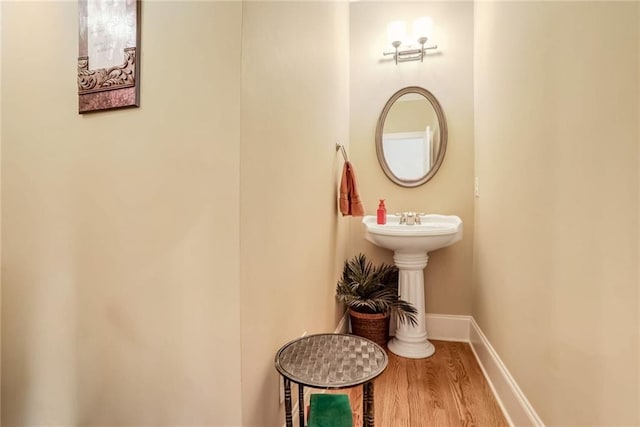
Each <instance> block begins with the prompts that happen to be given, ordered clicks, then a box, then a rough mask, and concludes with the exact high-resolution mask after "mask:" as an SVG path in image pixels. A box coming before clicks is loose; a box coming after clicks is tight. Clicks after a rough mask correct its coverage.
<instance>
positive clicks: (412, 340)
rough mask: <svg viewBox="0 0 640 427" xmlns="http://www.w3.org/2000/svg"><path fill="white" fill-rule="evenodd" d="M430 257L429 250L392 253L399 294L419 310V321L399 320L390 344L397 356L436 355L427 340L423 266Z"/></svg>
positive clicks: (416, 357) (424, 356) (417, 316)
mask: <svg viewBox="0 0 640 427" xmlns="http://www.w3.org/2000/svg"><path fill="white" fill-rule="evenodd" d="M428 260H429V257H428V256H427V253H426V252H418V253H398V252H395V253H394V255H393V261H394V262H395V264H396V267H398V269H399V270H400V272H399V282H398V291H399V295H400V298H402V299H403V300H405V301H408V302H410V303H411V304H413V306H414V307H415V308H416V310H417V311H418V313H417V314H416V318H417V320H418V323H417V325H415V326H414V325H411V324H410V323H408V322H405V323H400V322H399V321H397V322H396V336H395V338H394V339H392V340H391V341H389V344H388V347H389V350H391V351H392V352H393V353H395V354H397V355H398V356H402V357H408V358H411V359H422V358H426V357H429V356H431V355H433V353H434V352H435V351H436V349H435V347H434V346H433V344H431V343H430V342H429V341H428V340H427V325H426V322H425V316H424V315H425V304H424V268H425V267H426V266H427V261H428Z"/></svg>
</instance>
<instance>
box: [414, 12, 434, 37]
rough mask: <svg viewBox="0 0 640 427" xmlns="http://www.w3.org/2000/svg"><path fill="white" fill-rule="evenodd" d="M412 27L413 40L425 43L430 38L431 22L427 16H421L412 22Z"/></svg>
mask: <svg viewBox="0 0 640 427" xmlns="http://www.w3.org/2000/svg"><path fill="white" fill-rule="evenodd" d="M412 27H413V28H412V29H413V37H414V39H416V40H420V39H422V38H423V39H425V41H426V39H429V38H431V36H432V32H433V20H432V19H431V18H429V17H428V16H423V17H421V18H418V19H416V20H415V21H413V26H412Z"/></svg>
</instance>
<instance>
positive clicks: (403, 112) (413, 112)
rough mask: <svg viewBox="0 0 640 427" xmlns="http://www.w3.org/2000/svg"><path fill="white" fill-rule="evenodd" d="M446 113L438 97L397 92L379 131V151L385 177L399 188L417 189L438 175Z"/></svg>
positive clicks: (415, 90) (416, 89)
mask: <svg viewBox="0 0 640 427" xmlns="http://www.w3.org/2000/svg"><path fill="white" fill-rule="evenodd" d="M446 132H447V128H446V122H445V119H444V113H443V112H442V108H441V107H440V104H439V103H438V101H437V100H436V98H435V97H434V96H433V95H432V94H431V93H430V92H429V91H427V90H425V89H423V88H420V87H407V88H404V89H402V90H400V91H398V92H396V93H395V94H394V95H393V96H392V97H391V99H390V100H389V101H388V102H387V104H386V105H385V107H384V109H383V110H382V113H381V115H380V119H379V120H378V127H377V129H376V151H377V154H378V160H379V162H380V166H381V167H382V169H383V170H384V172H385V174H386V175H387V176H388V177H389V179H391V180H392V181H393V182H395V183H396V184H398V185H401V186H403V187H416V186H418V185H422V184H424V183H425V182H427V181H428V180H429V179H431V177H432V176H433V175H435V173H436V172H437V170H438V168H439V167H440V164H441V163H442V160H443V158H444V153H445V150H446V143H447V140H446V137H447V134H446Z"/></svg>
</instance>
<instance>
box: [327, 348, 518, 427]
mask: <svg viewBox="0 0 640 427" xmlns="http://www.w3.org/2000/svg"><path fill="white" fill-rule="evenodd" d="M432 342H433V344H434V345H435V347H436V353H435V354H434V355H433V356H432V357H430V358H428V359H406V358H403V357H399V356H396V355H395V354H393V353H391V352H389V351H387V354H388V355H389V365H388V367H387V369H386V370H385V372H384V373H383V374H382V375H381V376H379V377H378V378H377V379H376V380H375V384H374V387H375V389H374V396H375V401H374V405H375V421H376V426H377V427H426V426H443V427H454V426H490V427H501V426H508V424H507V421H506V419H505V418H504V416H503V414H502V411H501V410H500V407H499V406H498V404H497V402H496V401H495V398H494V397H493V393H492V392H491V389H490V388H489V385H488V384H487V382H486V380H485V378H484V376H483V375H482V371H481V370H480V366H479V365H478V363H477V361H476V359H475V356H474V355H473V352H472V351H471V347H470V346H469V344H467V343H461V342H445V341H432ZM336 393H346V394H349V399H350V401H351V408H352V409H353V412H354V426H361V425H362V387H354V388H352V389H347V390H337V391H336Z"/></svg>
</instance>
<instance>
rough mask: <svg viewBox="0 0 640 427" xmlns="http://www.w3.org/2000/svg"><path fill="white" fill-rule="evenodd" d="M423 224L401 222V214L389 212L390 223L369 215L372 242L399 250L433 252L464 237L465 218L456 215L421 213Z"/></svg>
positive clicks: (369, 235)
mask: <svg viewBox="0 0 640 427" xmlns="http://www.w3.org/2000/svg"><path fill="white" fill-rule="evenodd" d="M420 220H421V224H415V225H406V224H400V217H399V216H397V215H387V223H386V224H384V225H378V224H377V217H376V216H373V215H369V216H365V217H364V218H363V219H362V222H363V224H364V225H365V226H366V236H365V237H366V238H367V240H368V241H370V242H371V243H373V244H375V245H376V246H380V247H382V248H386V249H391V250H392V251H395V252H398V251H399V252H416V251H420V252H427V253H428V252H431V251H435V250H436V249H440V248H444V247H446V246H449V245H452V244H453V243H455V242H457V241H459V240H462V220H461V219H460V218H458V217H457V216H455V215H436V214H429V215H421V216H420Z"/></svg>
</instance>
